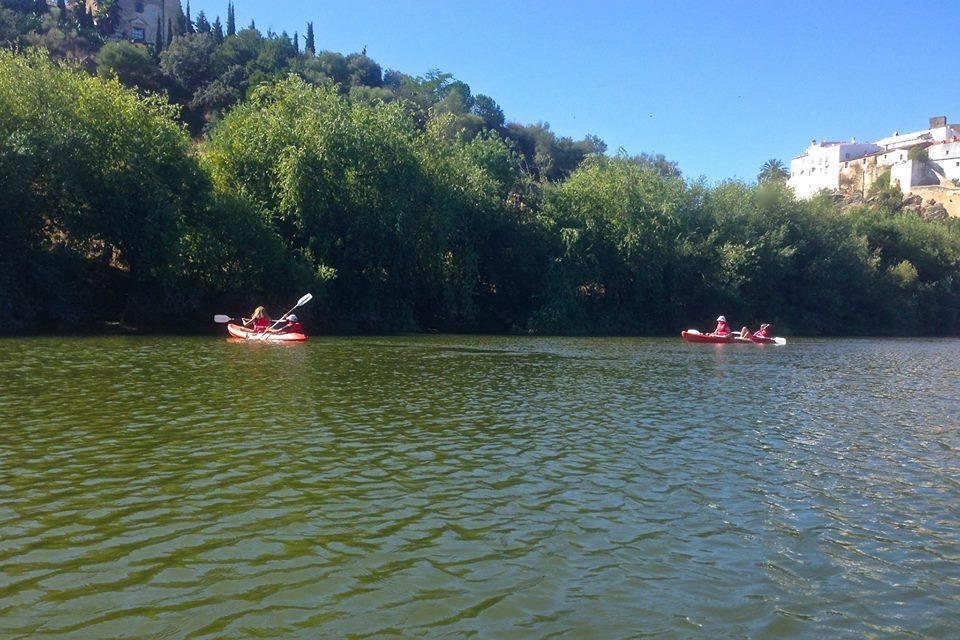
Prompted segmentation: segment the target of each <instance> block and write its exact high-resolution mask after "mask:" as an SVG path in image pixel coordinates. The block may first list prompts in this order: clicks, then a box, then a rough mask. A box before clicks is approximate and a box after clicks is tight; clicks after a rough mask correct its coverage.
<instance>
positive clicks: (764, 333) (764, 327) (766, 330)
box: [753, 324, 770, 338]
mask: <svg viewBox="0 0 960 640" xmlns="http://www.w3.org/2000/svg"><path fill="white" fill-rule="evenodd" d="M753 337H754V338H769V337H770V325H769V324H761V325H760V328H759V329H757V330H756V332H755V333H754V334H753Z"/></svg>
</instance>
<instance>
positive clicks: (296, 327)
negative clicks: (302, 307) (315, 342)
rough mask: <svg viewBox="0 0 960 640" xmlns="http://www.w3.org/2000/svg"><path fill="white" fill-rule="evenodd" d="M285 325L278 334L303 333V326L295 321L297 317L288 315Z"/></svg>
mask: <svg viewBox="0 0 960 640" xmlns="http://www.w3.org/2000/svg"><path fill="white" fill-rule="evenodd" d="M286 321H287V324H286V325H284V327H283V328H282V329H281V330H280V333H303V325H302V324H300V322H299V320H297V316H295V315H294V314H292V313H291V314H290V315H289V316H287V317H286Z"/></svg>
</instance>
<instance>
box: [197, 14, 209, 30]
mask: <svg viewBox="0 0 960 640" xmlns="http://www.w3.org/2000/svg"><path fill="white" fill-rule="evenodd" d="M196 31H197V33H210V31H211V27H210V22H209V21H208V20H207V16H206V15H204V13H203V11H202V10H201V11H200V13H198V14H197V29H196Z"/></svg>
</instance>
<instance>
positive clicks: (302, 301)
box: [297, 293, 313, 307]
mask: <svg viewBox="0 0 960 640" xmlns="http://www.w3.org/2000/svg"><path fill="white" fill-rule="evenodd" d="M311 300H313V294H312V293H308V294H306V295H305V296H303V297H302V298H300V301H299V302H297V306H298V307H302V306H303V305H305V304H307V303H308V302H310V301H311Z"/></svg>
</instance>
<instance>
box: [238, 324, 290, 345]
mask: <svg viewBox="0 0 960 640" xmlns="http://www.w3.org/2000/svg"><path fill="white" fill-rule="evenodd" d="M227 332H229V333H230V337H232V338H240V339H241V340H257V341H261V342H303V341H304V340H306V339H307V336H305V335H304V334H302V333H266V334H264V333H258V332H256V331H254V330H253V329H248V328H246V327H241V326H240V325H238V324H228V325H227Z"/></svg>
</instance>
